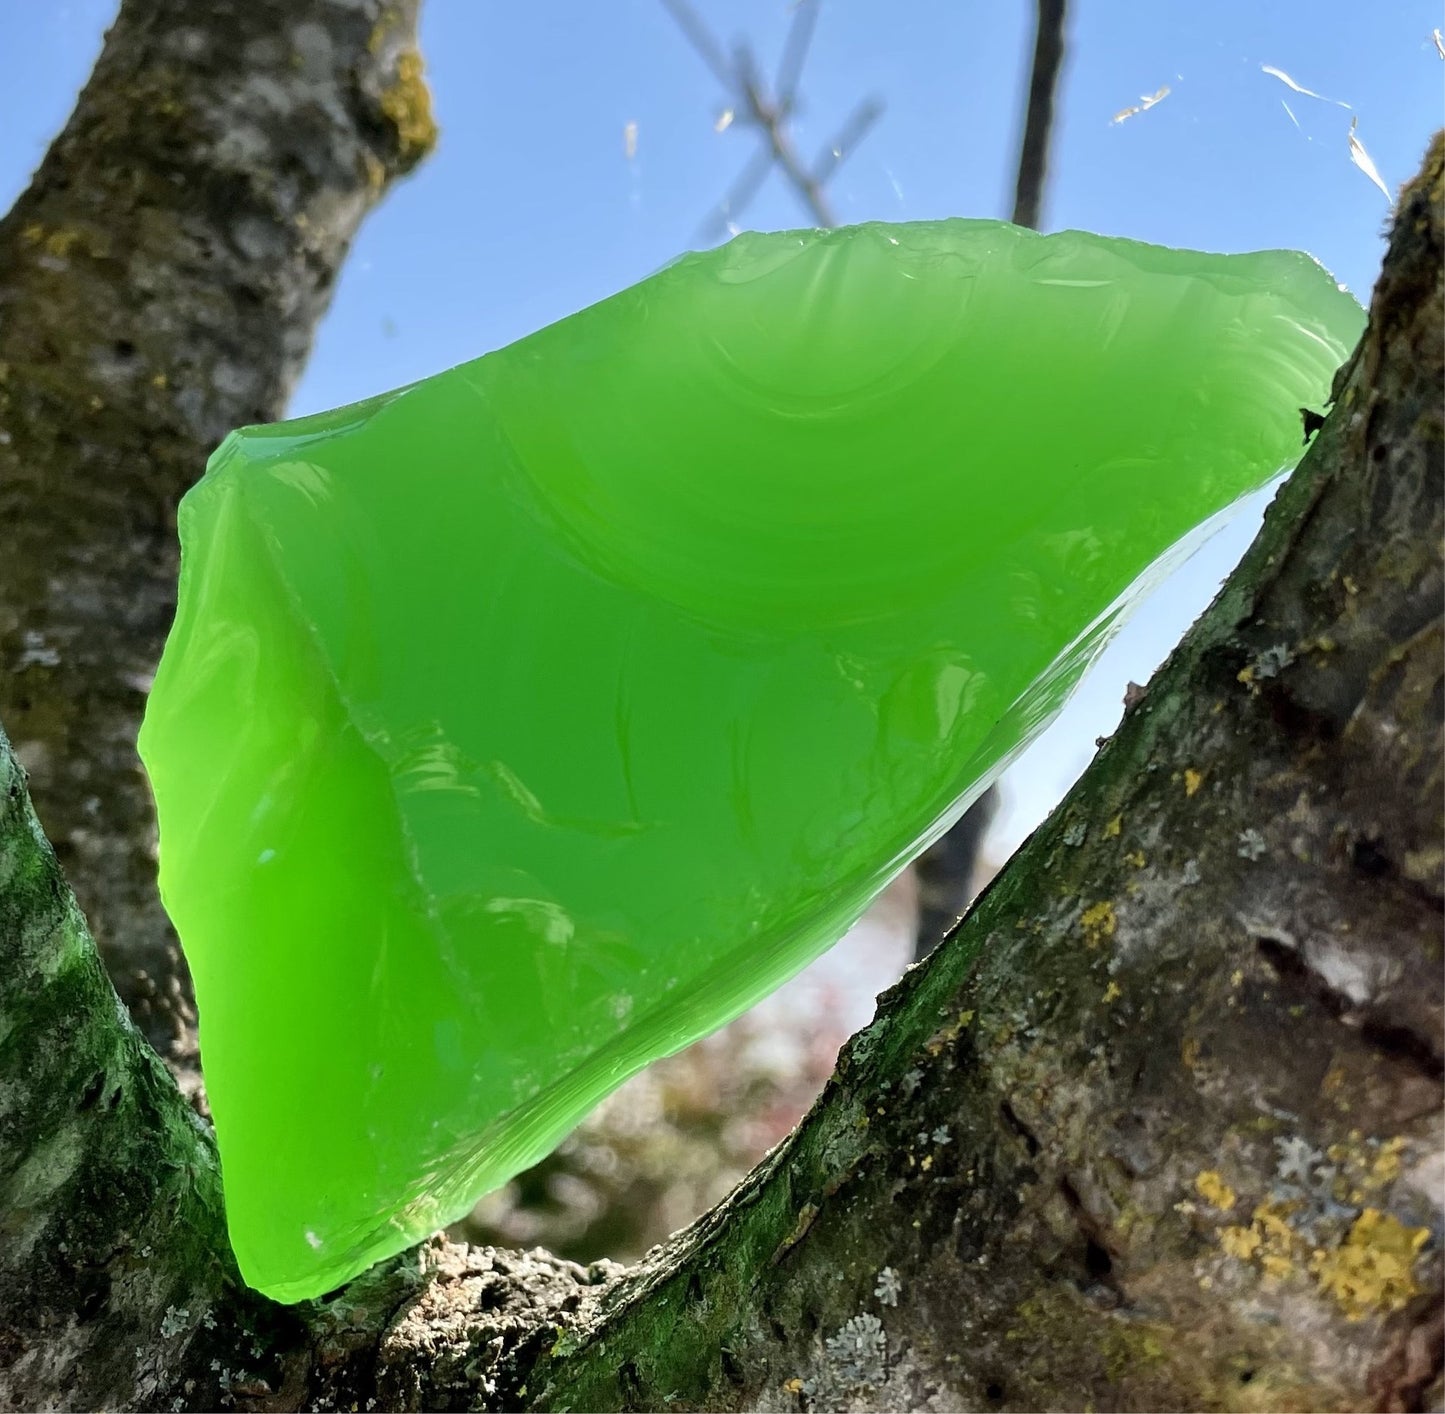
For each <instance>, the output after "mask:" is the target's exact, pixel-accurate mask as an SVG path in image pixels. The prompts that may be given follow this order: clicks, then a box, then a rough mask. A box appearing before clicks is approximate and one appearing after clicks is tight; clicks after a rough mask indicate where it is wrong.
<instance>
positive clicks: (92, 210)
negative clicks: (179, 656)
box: [0, 0, 434, 1080]
mask: <svg viewBox="0 0 1445 1414" xmlns="http://www.w3.org/2000/svg"><path fill="white" fill-rule="evenodd" d="M416 6H417V0H230V3H223V0H125V3H124V4H123V5H122V6H121V9H120V14H119V17H118V19H117V20H116V22H115V25H114V27H113V28H112V29H111V31H110V33H109V35H108V36H107V39H106V44H105V48H104V52H103V53H102V55H101V58H100V61H99V63H98V65H97V66H96V69H95V72H94V74H93V75H92V77H91V79H90V82H89V83H88V84H87V85H86V88H85V90H84V92H83V93H82V94H81V96H80V99H79V102H78V104H77V106H76V109H75V112H74V115H73V116H72V118H71V120H70V122H69V123H68V124H67V126H66V128H65V130H64V132H62V133H61V135H60V136H59V137H58V138H57V139H56V141H55V142H54V144H53V145H52V146H51V148H50V151H49V152H48V153H47V154H46V157H45V159H44V161H43V163H42V164H41V166H40V169H39V170H38V171H37V173H36V174H35V177H34V179H33V181H32V183H31V185H30V188H29V190H28V191H27V192H26V193H25V195H24V196H23V197H22V198H21V199H20V201H19V202H18V203H17V205H16V206H15V208H14V210H13V211H11V212H10V214H9V215H8V216H6V217H5V218H4V220H3V221H0V565H3V567H4V570H3V576H0V719H3V720H4V722H5V724H6V727H7V728H8V730H9V733H10V735H11V738H12V739H13V741H14V745H15V750H16V752H17V754H18V755H19V757H20V759H21V761H22V762H24V764H25V766H26V768H27V770H28V771H29V773H30V779H31V786H32V790H33V792H34V796H35V801H36V804H37V806H38V808H39V811H40V815H41V818H42V819H43V821H44V823H45V826H46V829H47V831H48V833H49V836H50V838H51V839H52V840H53V841H54V844H55V848H56V850H57V852H58V853H59V855H60V858H61V860H62V862H63V864H64V867H65V871H66V874H67V876H68V877H69V879H70V881H71V883H72V884H73V885H74V887H75V890H76V893H77V894H78V896H79V898H80V900H81V903H82V904H83V905H84V907H85V910H86V913H87V916H88V917H89V918H90V921H91V926H92V928H93V929H94V932H95V936H96V939H97V941H98V942H99V944H100V947H101V952H102V955H103V956H104V957H105V960H106V962H107V964H108V966H109V967H110V970H111V973H112V976H113V977H114V979H115V981H116V984H117V986H118V987H119V990H120V993H121V996H122V998H123V999H124V1000H125V1002H126V1003H127V1005H128V1006H129V1007H130V1009H131V1011H132V1013H133V1015H135V1017H136V1018H137V1020H138V1021H139V1023H140V1024H141V1025H142V1027H143V1028H144V1029H145V1031H146V1033H147V1035H148V1036H149V1038H150V1039H151V1041H152V1043H153V1044H154V1045H155V1046H156V1047H157V1049H159V1050H160V1051H161V1053H162V1054H163V1055H166V1056H167V1057H168V1059H169V1058H172V1057H174V1058H175V1059H176V1060H178V1061H179V1067H178V1069H179V1070H180V1071H181V1072H183V1073H184V1072H186V1071H187V1070H188V1069H189V1071H190V1075H191V1079H192V1080H194V1071H193V1061H194V1011H193V1008H192V1003H191V997H190V988H189V979H188V977H187V976H186V973H185V970H184V964H183V963H182V962H181V960H180V956H179V953H178V951H177V949H176V948H175V946H174V938H173V935H172V933H171V930H170V927H169V925H168V923H167V921H166V918H165V915H164V913H163V912H162V910H161V908H160V904H159V900H158V899H157V897H156V890H155V860H154V827H153V818H152V813H151V805H150V799H149V795H148V792H147V789H146V786H145V782H144V780H143V778H142V776H141V773H140V767H139V763H138V761H137V759H136V755H135V738H136V731H137V727H138V725H139V721H140V714H141V709H142V706H143V704H144V702H145V694H146V690H147V688H148V686H149V683H150V676H151V672H152V670H153V668H154V666H155V662H156V659H157V658H158V657H159V654H160V649H161V644H162V641H163V639H164V635H165V632H166V630H167V628H168V627H169V624H170V620H171V615H172V612H173V608H174V596H175V576H176V537H175V507H176V502H177V500H178V499H179V498H180V495H181V493H182V492H183V491H184V490H185V489H186V488H187V487H188V486H189V485H190V484H191V483H192V482H193V481H194V480H195V479H196V478H197V476H199V474H200V472H201V469H202V468H203V466H204V465H205V460H206V457H207V455H208V454H209V453H210V451H211V450H212V448H214V446H215V445H216V444H217V442H219V441H220V439H221V438H222V437H223V436H225V434H226V433H227V432H228V431H230V429H231V428H233V427H235V426H238V425H240V424H242V423H246V422H257V421H266V420H271V419H274V418H276V417H278V416H279V415H280V414H281V413H282V411H283V409H284V406H285V401H286V397H287V394H288V393H289V391H290V388H291V386H292V383H293V382H294V380H295V378H296V376H297V374H298V373H299V372H300V369H301V366H302V362H303V360H304V358H305V356H306V353H307V351H308V349H309V347H310V343H311V336H312V333H313V330H314V329H315V326H316V323H317V321H318V319H319V318H320V316H321V314H322V312H323V310H324V309H325V307H326V304H327V301H328V299H329V297H330V293H331V288H332V283H333V281H334V280H335V277H336V274H337V271H338V269H339V268H340V265H341V261H342V259H343V257H344V256H345V254H346V250H347V247H348V246H349V244H350V241H351V238H352V236H353V235H354V234H355V232H356V229H357V226H358V224H359V223H360V221H361V219H362V217H363V215H364V214H365V213H366V211H367V210H368V208H369V207H370V206H371V205H372V204H373V203H374V202H375V201H376V199H377V198H378V197H379V196H380V194H381V193H382V191H383V190H384V189H385V187H386V186H387V184H388V183H389V181H390V180H391V179H392V178H393V177H395V176H397V175H398V174H400V173H402V172H405V171H407V170H409V169H410V168H411V167H412V166H413V165H414V164H415V163H416V162H417V161H418V160H419V159H420V158H421V157H422V156H423V155H424V154H425V153H426V151H427V150H428V149H429V147H430V145H431V143H432V141H433V137H434V129H433V126H432V122H431V116H430V108H429V104H428V98H427V91H426V88H425V85H424V84H423V82H422V79H421V61H420V58H419V57H418V53H417V50H416V47H415V21H416Z"/></svg>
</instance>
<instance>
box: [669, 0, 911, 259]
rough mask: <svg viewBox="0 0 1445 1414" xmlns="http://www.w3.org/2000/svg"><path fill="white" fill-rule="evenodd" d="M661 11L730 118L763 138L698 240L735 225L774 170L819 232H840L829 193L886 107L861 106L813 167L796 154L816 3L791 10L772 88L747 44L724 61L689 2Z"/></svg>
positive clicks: (808, 0)
mask: <svg viewBox="0 0 1445 1414" xmlns="http://www.w3.org/2000/svg"><path fill="white" fill-rule="evenodd" d="M662 4H663V6H664V8H665V9H666V10H667V12H668V14H670V15H671V16H672V17H673V19H674V20H675V21H676V22H677V26H678V28H679V29H680V30H681V31H682V33H683V36H684V38H686V40H687V41H688V43H689V44H691V45H692V47H693V49H695V50H696V51H697V54H698V57H699V58H701V59H702V61H703V63H704V64H706V65H707V67H708V69H709V70H710V71H711V72H712V74H713V76H714V77H715V78H716V79H717V80H718V82H719V83H721V84H722V86H723V88H724V89H725V90H726V91H727V94H728V98H729V100H730V102H729V108H728V111H729V113H730V114H732V115H733V121H735V122H736V123H737V124H738V125H739V126H750V127H752V128H755V129H756V130H757V132H758V134H759V136H760V137H761V139H762V142H761V144H760V146H759V149H758V151H757V152H756V153H755V154H754V156H753V157H752V159H751V160H750V161H749V162H748V164H747V166H745V167H744V168H743V170H742V171H741V172H740V173H739V174H738V177H737V180H736V181H734V182H733V184H732V186H731V187H730V188H729V190H728V193H727V195H726V196H725V197H724V198H723V199H722V201H721V202H719V203H718V205H717V207H716V208H715V209H714V211H713V214H712V216H711V217H709V219H708V220H707V221H706V222H704V224H703V226H702V228H701V229H700V231H699V233H698V234H699V237H700V239H702V240H709V241H710V240H713V239H715V238H716V237H717V236H718V235H719V234H720V233H721V232H722V231H723V230H725V229H726V228H727V227H728V226H729V225H731V224H732V223H733V222H734V221H735V220H736V219H737V217H738V216H739V215H741V214H742V210H743V208H744V207H745V206H746V205H747V204H748V202H750V201H751V200H752V199H753V197H754V196H756V195H757V193H758V191H759V190H760V189H761V188H762V185H763V182H764V181H765V180H766V179H767V175H768V173H769V172H770V171H771V170H772V168H773V167H777V168H778V170H779V171H780V172H781V173H782V174H783V176H784V178H785V179H786V180H787V182H788V184H789V185H790V186H791V187H792V188H793V190H794V192H795V193H796V194H797V196H798V199H799V201H801V202H802V204H803V205H804V206H805V207H806V208H807V211H808V214H809V215H810V216H811V217H812V218H813V220H814V221H815V222H816V223H817V224H818V225H819V226H835V225H837V219H836V217H835V216H834V214H833V208H832V206H831V204H830V203H829V201H828V197H827V193H826V191H825V187H826V186H827V183H828V181H829V180H830V179H831V178H832V176H833V175H834V173H835V172H837V170H838V167H839V166H840V165H841V164H842V162H843V161H844V159H845V158H847V156H848V155H849V154H850V153H851V152H852V151H853V150H854V149H856V148H857V146H858V144H859V143H860V142H861V141H862V140H863V137H864V135H865V134H866V133H867V131H868V129H869V128H871V127H872V126H873V124H874V123H875V122H877V120H878V119H879V117H881V116H882V113H883V104H882V103H881V102H880V101H879V100H878V99H876V98H869V99H866V100H864V101H863V102H862V103H860V104H859V105H858V106H857V107H856V108H855V109H854V110H853V112H852V113H851V114H850V115H849V117H848V119H847V121H845V122H844V124H843V126H842V127H841V128H840V129H839V130H838V133H837V135H836V136H835V137H834V139H833V140H832V142H830V143H828V144H827V145H826V146H825V147H824V149H823V152H822V155H821V156H820V157H819V159H818V161H817V162H816V163H814V165H813V166H812V167H811V168H809V167H808V166H807V164H806V163H805V162H804V161H803V159H802V158H801V157H800V156H799V155H798V150H797V148H796V146H795V145H794V143H793V138H792V134H791V132H790V131H789V128H788V122H789V119H790V118H791V117H792V115H793V112H794V110H795V109H796V107H797V102H798V83H799V81H800V80H801V78H802V73H803V64H804V62H805V61H806V59H807V57H808V48H809V46H810V45H811V43H812V40H813V31H814V29H815V28H816V27H817V23H818V5H819V0H799V3H798V4H797V5H796V7H795V8H794V11H793V21H792V24H791V26H790V27H789V29H788V37H787V39H786V40H785V41H784V43H783V55H782V59H781V60H780V61H779V64H778V74H777V79H776V81H775V83H774V84H773V85H772V86H771V87H769V85H768V83H767V80H766V79H765V78H764V77H763V74H762V70H761V68H760V67H759V65H758V62H757V59H756V58H755V56H754V54H753V51H752V49H751V48H750V47H749V46H748V45H747V44H739V45H738V46H737V48H736V50H735V51H734V54H733V57H732V59H731V60H729V59H728V58H727V57H726V54H725V51H724V49H723V46H722V45H721V44H719V43H718V41H717V40H716V39H715V38H714V37H713V35H712V33H711V31H710V30H709V29H708V27H707V25H706V24H704V23H703V20H702V18H701V16H699V15H698V13H697V11H696V10H695V9H693V7H692V5H691V3H690V0H662Z"/></svg>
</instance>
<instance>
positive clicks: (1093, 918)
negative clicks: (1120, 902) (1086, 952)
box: [1079, 899, 1119, 948]
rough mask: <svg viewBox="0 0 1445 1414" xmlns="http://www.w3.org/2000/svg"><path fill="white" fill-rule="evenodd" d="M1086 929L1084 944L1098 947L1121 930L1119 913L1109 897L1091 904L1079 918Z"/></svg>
mask: <svg viewBox="0 0 1445 1414" xmlns="http://www.w3.org/2000/svg"><path fill="white" fill-rule="evenodd" d="M1079 922H1080V924H1081V925H1082V926H1083V929H1084V946H1085V947H1090V948H1097V947H1099V946H1100V945H1101V944H1103V943H1106V942H1108V940H1109V939H1110V938H1112V937H1113V936H1114V934H1115V933H1116V932H1118V930H1119V919H1118V915H1117V914H1115V912H1114V905H1113V904H1112V903H1110V902H1109V900H1108V899H1104V900H1103V901H1102V902H1100V903H1094V904H1090V905H1089V907H1088V908H1086V909H1085V910H1084V912H1083V914H1082V915H1081V916H1080V918H1079Z"/></svg>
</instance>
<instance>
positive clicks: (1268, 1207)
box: [1219, 1200, 1307, 1281]
mask: <svg viewBox="0 0 1445 1414" xmlns="http://www.w3.org/2000/svg"><path fill="white" fill-rule="evenodd" d="M1295 1206H1296V1205H1295V1204H1294V1203H1273V1202H1269V1201H1267V1200H1266V1201H1265V1202H1263V1203H1260V1204H1257V1205H1256V1207H1255V1210H1254V1212H1253V1213H1252V1214H1251V1215H1250V1220H1249V1226H1248V1227H1243V1226H1238V1227H1226V1228H1223V1229H1222V1230H1221V1231H1220V1234H1219V1245H1220V1247H1222V1248H1223V1249H1224V1251H1225V1253H1226V1254H1227V1255H1229V1256H1231V1257H1234V1258H1235V1259H1236V1260H1238V1261H1241V1262H1250V1261H1253V1262H1257V1263H1258V1264H1259V1269H1260V1271H1261V1272H1262V1273H1263V1274H1264V1275H1265V1276H1266V1277H1269V1278H1271V1279H1272V1280H1274V1281H1283V1280H1284V1279H1285V1278H1286V1277H1288V1276H1291V1275H1292V1274H1293V1273H1294V1272H1295V1271H1297V1270H1298V1263H1299V1259H1300V1258H1302V1257H1303V1256H1304V1254H1305V1252H1306V1250H1307V1247H1306V1243H1305V1241H1304V1239H1303V1238H1302V1237H1301V1236H1300V1234H1299V1233H1297V1232H1296V1231H1295V1230H1294V1228H1292V1227H1291V1226H1290V1223H1289V1216H1290V1214H1291V1213H1292V1212H1293V1211H1294V1208H1295Z"/></svg>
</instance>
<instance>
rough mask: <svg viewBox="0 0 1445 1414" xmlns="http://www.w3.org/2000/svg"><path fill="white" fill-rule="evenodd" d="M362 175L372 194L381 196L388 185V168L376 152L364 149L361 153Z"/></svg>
mask: <svg viewBox="0 0 1445 1414" xmlns="http://www.w3.org/2000/svg"><path fill="white" fill-rule="evenodd" d="M361 171H362V176H363V177H364V178H365V179H366V189H367V191H369V192H370V193H371V194H372V196H380V195H381V189H382V187H384V186H385V185H386V168H385V167H384V166H383V165H382V163H381V160H380V159H379V158H378V157H377V155H376V154H375V153H374V152H368V151H366V150H364V149H363V151H362V154H361Z"/></svg>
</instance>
